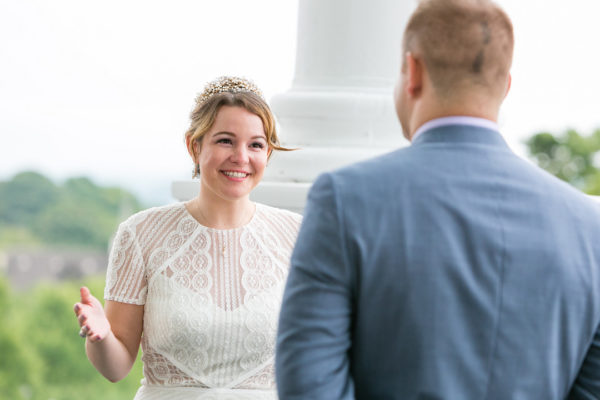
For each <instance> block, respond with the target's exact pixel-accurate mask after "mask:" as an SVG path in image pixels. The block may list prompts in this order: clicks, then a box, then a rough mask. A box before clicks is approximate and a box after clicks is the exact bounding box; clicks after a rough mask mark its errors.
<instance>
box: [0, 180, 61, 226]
mask: <svg viewBox="0 0 600 400" xmlns="http://www.w3.org/2000/svg"><path fill="white" fill-rule="evenodd" d="M58 192H59V190H58V188H57V187H56V185H54V183H53V182H52V181H51V180H49V179H48V178H46V177H45V176H43V175H41V174H39V173H37V172H32V171H27V172H21V173H19V174H17V175H15V176H14V177H13V178H12V179H11V180H10V181H8V182H2V183H0V199H2V201H1V202H0V223H3V224H8V225H20V226H30V224H31V223H32V221H33V220H34V219H35V217H36V216H37V215H39V214H40V213H41V212H43V211H44V210H45V209H46V208H47V207H49V206H50V205H52V204H54V203H55V202H56V200H57V197H58Z"/></svg>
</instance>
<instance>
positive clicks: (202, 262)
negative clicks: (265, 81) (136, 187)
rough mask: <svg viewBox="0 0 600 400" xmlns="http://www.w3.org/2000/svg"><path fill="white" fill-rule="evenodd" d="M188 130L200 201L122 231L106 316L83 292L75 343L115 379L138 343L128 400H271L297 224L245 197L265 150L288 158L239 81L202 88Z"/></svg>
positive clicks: (161, 211)
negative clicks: (140, 370) (135, 387)
mask: <svg viewBox="0 0 600 400" xmlns="http://www.w3.org/2000/svg"><path fill="white" fill-rule="evenodd" d="M191 120H192V122H191V126H190V128H189V129H188V131H187V132H186V145H187V148H188V150H189V153H190V155H191V157H192V160H193V162H194V166H195V167H194V176H198V175H199V177H200V190H199V193H198V196H197V197H196V198H194V199H193V200H190V201H189V202H187V203H178V204H174V205H169V206H165V207H159V208H153V209H150V210H146V211H143V212H141V213H138V214H135V215H134V216H132V217H130V218H129V219H128V220H127V221H125V222H123V223H122V224H121V225H120V227H119V230H118V232H117V235H116V238H115V242H114V245H113V249H112V252H111V256H110V260H109V268H108V274H107V283H106V288H105V292H104V297H105V300H106V305H105V310H102V306H101V304H100V302H99V301H98V300H96V299H95V298H94V297H93V296H92V295H91V294H90V292H89V291H88V290H87V288H82V290H81V302H79V303H77V304H76V305H75V313H76V315H77V316H78V321H79V323H80V325H81V332H80V335H81V336H83V337H86V338H87V340H86V349H87V354H88V358H89V359H90V361H91V362H92V364H93V365H94V366H95V367H96V369H98V371H100V372H101V373H102V374H103V375H104V376H105V377H106V378H107V379H109V380H111V381H118V380H120V379H122V378H124V377H125V376H126V375H127V374H128V372H129V369H130V368H131V366H132V364H133V362H134V360H135V357H136V355H137V353H138V350H139V346H140V343H141V346H142V349H143V353H144V357H143V362H144V379H143V381H142V387H141V388H140V389H139V391H138V393H137V395H136V397H135V398H136V399H155V398H167V397H168V398H177V399H197V398H200V396H204V395H207V396H208V397H207V398H213V397H211V396H221V395H227V396H228V397H227V398H231V399H240V400H241V399H276V398H277V395H276V393H275V381H274V376H273V368H274V341H275V333H276V327H277V319H278V314H279V307H280V303H281V293H282V292H283V285H284V283H285V279H286V277H287V272H288V263H289V257H290V254H291V251H292V248H293V245H294V242H295V238H296V235H297V232H298V228H299V225H300V220H301V217H300V215H298V214H295V213H292V212H290V211H286V210H280V209H276V208H272V207H268V206H265V205H261V204H255V203H253V202H251V201H250V198H249V195H250V192H251V191H252V190H253V189H254V188H255V187H256V185H257V184H258V183H259V182H260V180H261V178H262V175H263V172H264V169H265V167H266V165H267V160H268V158H269V156H270V154H271V153H272V151H273V150H286V149H284V148H282V147H281V146H280V145H279V141H278V139H277V133H276V131H275V123H274V118H273V115H272V113H271V111H270V109H269V106H268V105H267V104H266V102H265V101H264V99H263V98H262V96H261V94H260V91H258V89H257V88H256V86H254V85H253V84H252V83H251V82H249V81H247V80H244V79H240V78H230V77H222V78H219V79H217V80H216V81H213V82H211V83H209V84H208V85H207V87H206V88H205V90H204V92H203V93H202V94H200V95H199V96H198V98H197V101H196V107H195V108H194V110H193V111H192V114H191ZM142 333H143V338H142ZM202 398H204V397H202Z"/></svg>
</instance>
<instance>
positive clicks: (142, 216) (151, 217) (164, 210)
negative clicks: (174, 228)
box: [120, 202, 186, 230]
mask: <svg viewBox="0 0 600 400" xmlns="http://www.w3.org/2000/svg"><path fill="white" fill-rule="evenodd" d="M185 214H186V211H185V206H184V204H183V203H181V202H178V203H173V204H167V205H163V206H157V207H151V208H147V209H145V210H142V211H138V212H136V213H135V214H132V215H131V216H129V217H128V218H127V219H125V220H124V221H123V222H121V225H120V226H121V227H128V228H134V229H136V230H137V229H138V228H139V227H140V226H148V225H149V226H152V225H155V224H158V223H160V224H168V223H169V222H170V221H173V220H179V219H181V218H182V217H183V216H185Z"/></svg>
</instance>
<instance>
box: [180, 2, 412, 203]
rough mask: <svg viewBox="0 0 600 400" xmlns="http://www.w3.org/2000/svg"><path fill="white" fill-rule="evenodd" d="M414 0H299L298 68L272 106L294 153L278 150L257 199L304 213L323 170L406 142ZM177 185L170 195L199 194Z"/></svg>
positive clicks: (384, 151) (281, 133)
mask: <svg viewBox="0 0 600 400" xmlns="http://www.w3.org/2000/svg"><path fill="white" fill-rule="evenodd" d="M415 5H416V3H415V2H414V1H411V0H300V1H299V8H298V38H297V40H298V42H297V53H296V70H295V73H294V81H293V84H292V87H291V88H290V90H288V91H287V92H285V93H282V94H279V95H276V96H274V97H273V99H272V100H271V106H272V108H273V111H274V113H275V115H276V117H277V120H278V122H279V124H280V127H279V128H280V136H281V139H282V142H283V144H284V145H285V146H287V147H294V148H299V150H297V151H293V152H276V153H274V154H273V157H272V158H271V160H270V162H269V166H268V167H267V169H266V171H265V176H264V179H263V182H261V184H260V185H259V186H258V187H257V188H256V189H255V190H254V192H253V193H252V196H251V197H252V198H253V200H255V201H259V202H262V203H265V204H270V205H273V206H276V207H282V208H288V209H292V210H295V211H301V210H302V209H303V207H304V203H305V198H306V194H307V192H308V189H309V187H310V185H311V184H312V182H313V181H314V179H315V178H316V177H317V176H318V175H319V174H320V173H322V172H325V171H329V170H332V169H335V168H339V167H341V166H344V165H347V164H350V163H353V162H357V161H360V160H363V159H366V158H370V157H373V156H376V155H379V154H382V153H386V152H389V151H391V150H393V149H395V148H398V147H401V146H403V145H405V144H406V143H407V142H406V141H405V140H404V138H403V136H402V132H401V129H400V125H399V123H398V122H397V119H396V114H395V111H394V103H393V97H392V93H393V87H394V84H395V82H396V80H397V78H398V76H399V71H400V50H401V38H402V31H403V30H404V25H405V22H406V19H407V18H408V16H409V15H410V13H411V12H412V10H413V8H414V7H415ZM184 186H185V185H184V184H181V183H177V182H176V183H174V184H173V195H174V196H175V197H176V198H178V199H183V198H188V196H190V197H191V196H192V195H194V194H195V193H196V192H197V183H196V184H195V185H194V186H193V189H192V187H189V189H187V190H186V189H184Z"/></svg>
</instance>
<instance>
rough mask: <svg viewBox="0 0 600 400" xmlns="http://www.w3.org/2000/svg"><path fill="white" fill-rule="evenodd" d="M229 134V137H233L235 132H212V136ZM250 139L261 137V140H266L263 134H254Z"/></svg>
mask: <svg viewBox="0 0 600 400" xmlns="http://www.w3.org/2000/svg"><path fill="white" fill-rule="evenodd" d="M221 135H223V136H231V137H235V136H236V135H235V133H232V132H228V131H221V132H216V133H214V134H213V137H215V136H221ZM250 139H252V140H254V139H263V140H267V137H266V136H265V135H254V136H252V137H251V138H250Z"/></svg>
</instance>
